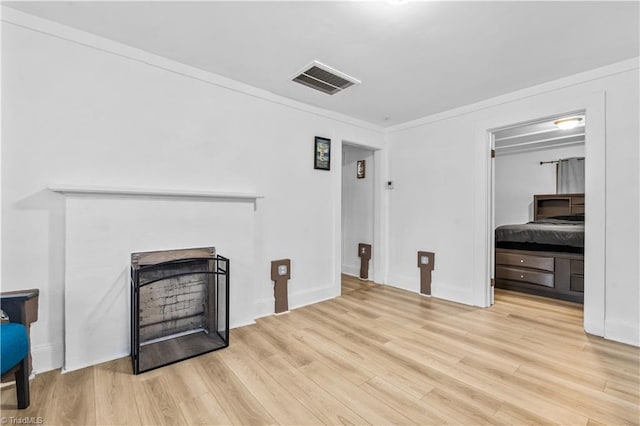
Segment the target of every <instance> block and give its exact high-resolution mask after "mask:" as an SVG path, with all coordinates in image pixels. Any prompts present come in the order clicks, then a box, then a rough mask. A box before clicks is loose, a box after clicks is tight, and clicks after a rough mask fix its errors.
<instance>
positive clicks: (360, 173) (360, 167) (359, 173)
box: [356, 160, 365, 179]
mask: <svg viewBox="0 0 640 426" xmlns="http://www.w3.org/2000/svg"><path fill="white" fill-rule="evenodd" d="M364 170H365V160H358V162H357V163H356V177H357V178H358V179H364Z"/></svg>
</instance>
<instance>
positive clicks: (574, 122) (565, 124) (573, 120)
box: [553, 117, 582, 130]
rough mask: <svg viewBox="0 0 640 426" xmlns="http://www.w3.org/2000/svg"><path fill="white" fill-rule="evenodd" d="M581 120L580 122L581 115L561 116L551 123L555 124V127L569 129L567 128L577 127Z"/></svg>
mask: <svg viewBox="0 0 640 426" xmlns="http://www.w3.org/2000/svg"><path fill="white" fill-rule="evenodd" d="M581 122H582V117H567V118H561V119H559V120H556V121H554V122H553V124H555V125H556V126H557V127H559V128H560V129H562V130H569V129H573V128H575V127H578V125H579V124H580V123H581Z"/></svg>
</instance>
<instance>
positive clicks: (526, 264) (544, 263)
mask: <svg viewBox="0 0 640 426" xmlns="http://www.w3.org/2000/svg"><path fill="white" fill-rule="evenodd" d="M496 265H510V266H517V267H523V268H535V269H542V270H543V271H550V272H553V271H554V260H553V257H541V256H531V255H526V254H515V253H500V252H498V253H496Z"/></svg>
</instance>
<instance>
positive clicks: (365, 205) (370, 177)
mask: <svg viewBox="0 0 640 426" xmlns="http://www.w3.org/2000/svg"><path fill="white" fill-rule="evenodd" d="M374 156H375V151H374V150H373V149H370V148H366V147H362V146H358V145H353V144H349V143H346V142H343V145H342V235H341V238H342V244H341V248H342V255H341V276H342V277H343V278H345V279H343V280H342V282H343V285H342V293H344V292H345V291H353V290H357V289H359V288H365V287H368V286H371V285H372V281H373V271H374V256H372V255H370V254H371V253H374V252H375V250H377V248H376V246H375V244H374V227H375V220H376V218H375V173H376V170H375V161H374ZM363 245H365V246H366V245H369V246H370V252H369V253H368V254H369V255H368V256H363V254H364V253H362V251H363V249H366V250H368V248H366V247H363Z"/></svg>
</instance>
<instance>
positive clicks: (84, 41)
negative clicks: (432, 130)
mask: <svg viewBox="0 0 640 426" xmlns="http://www.w3.org/2000/svg"><path fill="white" fill-rule="evenodd" d="M1 7H2V22H6V23H8V24H13V25H16V26H19V27H22V28H25V29H28V30H32V31H36V32H39V33H41V34H45V35H48V36H51V37H55V38H57V39H60V40H65V41H68V42H72V43H77V44H81V45H83V46H86V47H88V48H91V49H96V50H100V51H102V52H105V53H108V54H113V55H116V56H119V57H121V58H123V59H127V60H131V61H135V62H139V63H141V64H144V65H148V66H151V67H155V68H159V69H162V70H164V71H168V72H172V73H175V74H179V75H181V76H183V77H187V78H192V79H195V80H199V81H201V82H203V83H208V84H212V85H214V86H218V87H221V88H224V89H228V90H231V91H234V92H238V93H243V94H245V95H248V96H252V97H254V98H258V99H262V100H265V101H267V102H272V103H274V104H278V105H282V106H285V107H288V108H291V109H295V110H298V111H303V112H307V113H310V114H314V115H317V116H321V117H325V118H329V119H331V120H335V121H338V122H341V123H345V124H350V125H352V126H356V127H360V128H363V129H367V130H373V131H376V132H380V133H383V132H384V128H383V127H380V126H377V125H375V124H372V123H369V122H367V121H364V120H360V119H357V118H353V117H350V116H348V115H345V114H340V113H337V112H334V111H329V110H326V109H323V108H319V107H314V106H311V105H308V104H305V103H302V102H298V101H294V100H292V99H289V98H285V97H283V96H279V95H276V94H274V93H271V92H268V91H266V90H263V89H258V88H257V87H253V86H250V85H248V84H244V83H241V82H239V81H235V80H232V79H229V78H225V77H222V76H220V75H217V74H213V73H211V72H208V71H204V70H201V69H199V68H195V67H191V66H188V65H185V64H183V63H180V62H177V61H174V60H171V59H168V58H164V57H162V56H159V55H155V54H153V53H150V52H147V51H144V50H141V49H136V48H134V47H131V46H127V45H126V44H122V43H118V42H116V41H113V40H110V39H107V38H104V37H100V36H97V35H95V34H91V33H88V32H85V31H81V30H78V29H76V28H72V27H69V26H66V25H62V24H59V23H57V22H53V21H49V20H46V19H42V18H39V17H36V16H33V15H29V14H27V13H24V12H20V11H18V10H16V9H12V8H11V7H8V6H1Z"/></svg>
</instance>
